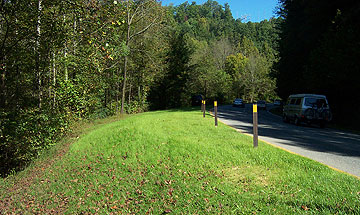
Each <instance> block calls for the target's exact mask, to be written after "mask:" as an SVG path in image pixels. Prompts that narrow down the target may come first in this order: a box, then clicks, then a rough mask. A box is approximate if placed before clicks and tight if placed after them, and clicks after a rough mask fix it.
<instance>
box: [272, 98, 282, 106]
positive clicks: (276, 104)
mask: <svg viewBox="0 0 360 215" xmlns="http://www.w3.org/2000/svg"><path fill="white" fill-rule="evenodd" d="M281 105H282V101H281V100H280V99H275V100H274V106H281Z"/></svg>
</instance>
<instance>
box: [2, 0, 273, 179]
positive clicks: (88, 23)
mask: <svg viewBox="0 0 360 215" xmlns="http://www.w3.org/2000/svg"><path fill="white" fill-rule="evenodd" d="M0 13H1V18H0V26H1V29H0V49H1V54H0V61H1V67H0V70H1V76H0V77H1V83H0V87H1V90H0V98H1V100H0V119H1V122H0V161H1V167H0V168H1V169H0V172H1V175H3V176H4V175H6V174H8V173H9V172H10V171H11V170H19V169H21V168H23V167H24V166H25V165H26V164H27V163H28V162H29V161H31V160H32V159H33V158H35V157H36V156H37V155H38V154H39V153H40V152H41V151H42V150H43V149H46V148H47V147H49V146H51V145H52V144H54V143H55V141H56V140H57V139H58V138H59V137H61V136H62V135H63V134H64V133H66V131H68V129H69V124H70V123H71V122H73V121H75V120H79V119H95V118H99V117H106V116H108V115H112V114H116V113H136V112H141V111H146V110H149V109H164V108H173V107H181V106H188V105H190V104H191V97H192V96H193V95H197V94H202V95H203V96H205V98H206V99H207V100H209V101H210V100H214V99H217V100H219V101H221V102H229V101H230V100H232V99H233V98H234V97H236V96H237V97H244V98H245V99H246V100H247V101H255V100H256V99H259V98H262V99H269V98H272V97H274V96H275V91H274V90H275V81H274V79H273V78H271V77H270V76H269V74H270V73H272V70H271V65H272V63H273V62H275V61H276V59H277V51H276V46H277V45H276V44H277V41H276V40H277V33H276V30H275V28H274V26H275V25H276V24H277V22H278V20H276V19H272V20H269V21H267V20H265V21H262V22H261V23H251V22H248V23H242V22H241V20H235V19H234V18H233V17H232V14H231V12H230V8H229V5H227V4H226V5H224V6H223V5H220V4H218V3H217V2H216V1H211V0H209V1H207V2H206V3H205V4H203V5H196V4H195V3H191V4H189V3H187V2H186V3H184V4H181V5H179V6H175V7H174V6H168V7H166V6H162V4H161V2H159V1H156V0H128V1H114V0H111V1H97V0H67V1H58V0H55V1H43V0H14V1H6V0H4V1H1V8H0ZM257 83H258V85H257V86H256V87H254V84H257ZM248 92H251V93H248Z"/></svg>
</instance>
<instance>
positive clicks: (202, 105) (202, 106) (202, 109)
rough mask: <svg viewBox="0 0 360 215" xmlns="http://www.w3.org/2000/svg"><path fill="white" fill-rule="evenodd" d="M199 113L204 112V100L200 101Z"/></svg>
mask: <svg viewBox="0 0 360 215" xmlns="http://www.w3.org/2000/svg"><path fill="white" fill-rule="evenodd" d="M201 112H204V100H201Z"/></svg>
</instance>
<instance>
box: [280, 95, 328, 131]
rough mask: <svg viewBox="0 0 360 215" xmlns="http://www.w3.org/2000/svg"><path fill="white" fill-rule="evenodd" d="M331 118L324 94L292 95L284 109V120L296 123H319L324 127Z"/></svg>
mask: <svg viewBox="0 0 360 215" xmlns="http://www.w3.org/2000/svg"><path fill="white" fill-rule="evenodd" d="M331 119H332V114H331V111H330V107H329V104H328V101H327V99H326V96H324V95H317V94H295V95H290V96H289V98H288V100H287V102H286V104H285V106H284V109H283V120H284V122H289V121H293V122H294V123H295V125H300V124H301V123H302V122H304V123H306V124H308V125H310V124H319V126H320V127H322V128H323V127H325V125H326V123H328V122H329V121H330V120H331Z"/></svg>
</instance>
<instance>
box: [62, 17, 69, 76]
mask: <svg viewBox="0 0 360 215" xmlns="http://www.w3.org/2000/svg"><path fill="white" fill-rule="evenodd" d="M63 24H64V27H65V25H66V16H65V14H64V19H63ZM66 58H67V44H66V40H65V42H64V70H65V71H64V72H65V81H68V79H69V74H68V68H67V62H66Z"/></svg>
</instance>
